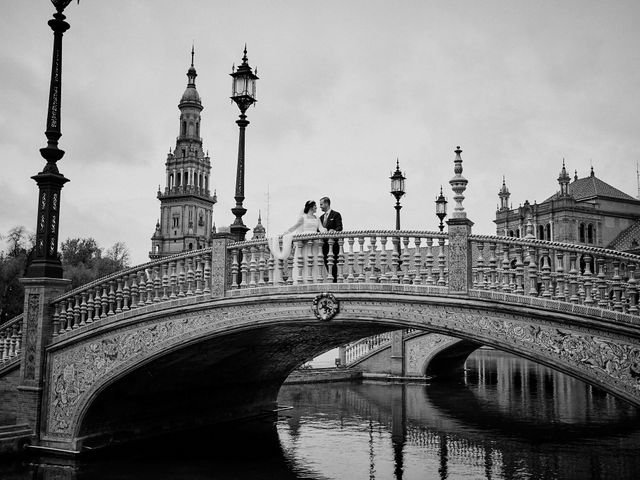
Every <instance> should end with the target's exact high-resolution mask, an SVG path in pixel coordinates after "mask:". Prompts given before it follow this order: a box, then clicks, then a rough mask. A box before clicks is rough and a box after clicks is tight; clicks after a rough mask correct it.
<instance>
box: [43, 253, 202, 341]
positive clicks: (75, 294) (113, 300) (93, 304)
mask: <svg viewBox="0 0 640 480" xmlns="http://www.w3.org/2000/svg"><path fill="white" fill-rule="evenodd" d="M211 251H212V250H211V248H205V249H200V250H193V251H190V252H187V253H182V254H178V255H172V256H168V257H163V258H161V259H158V260H155V261H153V262H149V263H145V264H143V265H139V266H136V267H133V268H129V269H127V270H122V271H119V272H116V273H114V274H112V275H109V276H107V277H104V278H101V279H98V280H96V281H94V282H91V283H88V284H87V285H83V286H81V287H79V288H76V289H75V290H72V291H70V292H68V293H66V294H64V295H61V296H59V297H57V298H56V299H54V300H53V302H52V307H53V312H54V313H53V335H54V336H58V335H60V334H63V333H65V332H69V331H72V330H75V329H78V328H80V327H83V326H85V325H88V324H91V323H93V322H95V321H98V320H101V319H105V318H108V317H111V316H113V315H116V314H118V313H121V312H124V311H128V310H134V309H138V308H141V307H144V306H146V305H152V304H155V303H161V302H170V301H172V300H175V299H178V298H183V297H190V296H194V295H206V296H209V295H210V293H211Z"/></svg>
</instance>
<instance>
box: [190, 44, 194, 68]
mask: <svg viewBox="0 0 640 480" xmlns="http://www.w3.org/2000/svg"><path fill="white" fill-rule="evenodd" d="M194 53H195V46H194V44H193V43H192V44H191V66H192V67H193V54H194Z"/></svg>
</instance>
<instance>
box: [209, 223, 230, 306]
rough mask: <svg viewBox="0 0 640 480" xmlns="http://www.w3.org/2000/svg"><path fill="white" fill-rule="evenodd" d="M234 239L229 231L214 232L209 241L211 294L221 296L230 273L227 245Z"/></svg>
mask: <svg viewBox="0 0 640 480" xmlns="http://www.w3.org/2000/svg"><path fill="white" fill-rule="evenodd" d="M233 241H234V237H233V235H232V234H230V233H215V234H213V235H212V241H211V246H212V249H211V296H212V297H213V298H215V297H223V296H224V292H225V290H226V289H227V284H228V281H227V280H228V278H229V275H230V273H231V256H230V255H227V245H229V244H230V243H231V242H233Z"/></svg>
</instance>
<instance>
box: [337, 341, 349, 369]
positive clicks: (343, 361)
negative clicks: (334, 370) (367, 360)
mask: <svg viewBox="0 0 640 480" xmlns="http://www.w3.org/2000/svg"><path fill="white" fill-rule="evenodd" d="M338 360H339V361H340V365H339V366H340V367H346V366H347V347H346V345H340V346H339V347H338Z"/></svg>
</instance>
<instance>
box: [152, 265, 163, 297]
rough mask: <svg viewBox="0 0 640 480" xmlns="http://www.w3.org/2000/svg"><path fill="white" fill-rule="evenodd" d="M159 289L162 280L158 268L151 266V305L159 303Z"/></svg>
mask: <svg viewBox="0 0 640 480" xmlns="http://www.w3.org/2000/svg"><path fill="white" fill-rule="evenodd" d="M160 288H162V279H161V278H160V267H159V266H158V265H154V266H153V303H158V302H159V301H160Z"/></svg>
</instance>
